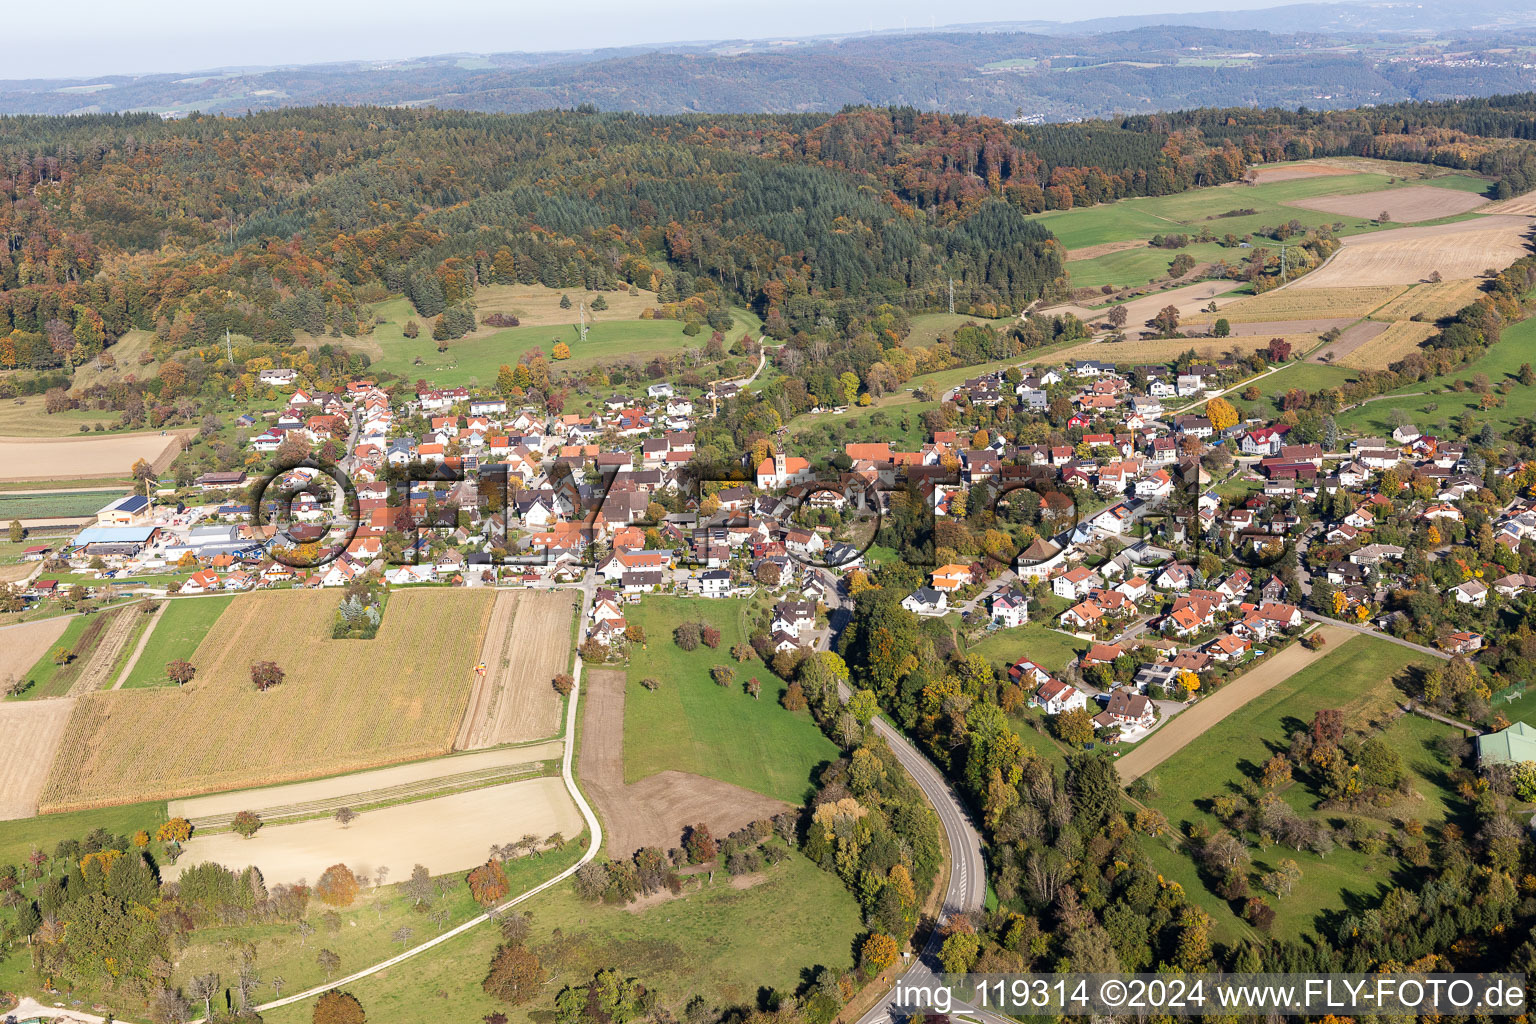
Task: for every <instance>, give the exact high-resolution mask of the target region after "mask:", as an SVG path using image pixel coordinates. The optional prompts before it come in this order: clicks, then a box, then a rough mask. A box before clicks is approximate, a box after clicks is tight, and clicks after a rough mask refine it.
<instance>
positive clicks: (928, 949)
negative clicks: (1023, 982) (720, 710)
mask: <svg viewBox="0 0 1536 1024" xmlns="http://www.w3.org/2000/svg"><path fill="white" fill-rule="evenodd" d="M828 603H829V604H830V605H831V612H830V616H831V621H832V629H831V630H830V631H829V632H828V634H827V635H826V636H823V637H822V638H821V639H820V640H819V641H818V643H817V646H818V647H819V648H821V649H822V650H830V649H831V646H832V636H833V635H835V634H837V633H839V632H841V631H842V626H844V625H846V624H847V618H848V615H849V613H850V611H851V607H850V606H848V605H846V604H844V603H843V597H842V594H841V592H840V590H839V591H835V592H833V593H831V594H829V595H828ZM838 691H839V693H840V694H841V695H842V697H843V699H844V700H847V699H848V698H849V697H851V696H852V693H851V691H850V690H849V688H848V687H847V686H846V685H842V684H839V686H838ZM871 724H872V726H873V728H874V730H875V733H876V734H877V735H878V736H879V737H880V738H881V739H883V740H885V742H886V745H887V746H889V747H890V748H891V752H892V753H893V754H894V755H895V756H896V760H897V761H899V762H900V763H901V766H902V767H903V768H905V769H906V770H907V774H908V775H910V776H912V781H914V782H916V783H917V787H918V788H919V789H921V790H922V791H923V795H924V796H925V797H927V798H928V802H929V804H931V805H932V806H933V810H934V813H935V814H937V815H938V818H939V827H940V828H942V829H943V830H944V841H945V843H946V844H947V845H948V847H949V885H948V887H947V888H946V889H945V890H944V902H943V905H942V907H941V908H940V910H939V918H938V921H937V922H935V926H934V927H933V928H932V929H931V930H930V931H929V933H928V941H927V943H926V944H925V945H924V946H923V948H922V949H921V950H919V951H918V953H917V955H916V956H914V957H912V958H911V959H910V961H909V963H908V966H907V969H906V970H905V971H904V972H903V973H902V974H901V975H900V977H899V978H898V980H897V984H896V986H894V987H893V988H892V989H891V990H890V991H888V992H886V993H885V994H884V995H883V996H882V997H881V998H880V1001H879V1002H877V1003H876V1004H875V1005H874V1006H873V1007H871V1008H870V1009H869V1010H868V1011H867V1012H866V1013H865V1014H864V1015H863V1016H862V1017H860V1018H859V1019H858V1021H857V1024H878V1022H880V1021H886V1020H895V1019H897V1018H898V1017H903V1016H906V1015H907V1014H908V1013H909V1012H910V1007H906V1006H904V1005H903V1000H902V999H901V998H899V997H898V994H897V989H898V988H907V987H918V986H923V985H932V984H934V983H936V982H937V980H938V979H937V975H938V974H939V972H940V971H941V970H942V968H941V967H940V965H939V947H940V946H942V945H943V944H944V940H943V937H942V936H941V935H940V930H941V926H942V925H943V924H945V923H946V922H947V921H948V920H949V919H950V917H951V916H953V915H955V914H961V913H979V912H980V911H981V910H982V908H983V905H984V904H985V903H986V898H987V867H986V862H985V860H983V858H982V855H981V834H980V833H979V832H977V831H976V827H975V825H973V824H972V823H971V816H970V813H969V812H968V811H967V810H966V808H965V805H964V804H963V803H961V802H960V797H959V796H958V795H956V793H955V791H954V789H953V788H951V787H950V785H949V783H948V782H947V781H946V780H945V778H944V775H943V773H941V772H940V771H939V770H938V768H936V767H934V765H933V762H932V761H929V760H928V758H927V757H926V756H924V754H923V753H922V751H920V750H918V749H917V747H915V746H913V744H912V742H911V741H910V740H908V739H907V738H906V736H904V735H902V733H901V730H899V729H897V728H896V727H895V726H893V725H891V724H890V723H889V722H887V721H886V720H885V719H883V718H876V719H875V720H874V722H873V723H871ZM957 1009H964V1010H965V1012H966V1014H967V1015H968V1016H971V1017H975V1018H978V1019H981V1020H983V1021H987V1022H988V1024H1005V1022H1007V1018H1005V1017H1001V1016H998V1015H997V1014H992V1013H987V1012H983V1011H977V1010H974V1009H970V1008H968V1007H960V1006H958V1005H957Z"/></svg>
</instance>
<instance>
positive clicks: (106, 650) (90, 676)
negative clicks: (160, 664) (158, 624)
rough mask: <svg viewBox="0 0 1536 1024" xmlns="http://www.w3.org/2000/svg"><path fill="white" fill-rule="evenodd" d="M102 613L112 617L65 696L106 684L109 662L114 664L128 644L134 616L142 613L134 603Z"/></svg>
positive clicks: (79, 694)
mask: <svg viewBox="0 0 1536 1024" xmlns="http://www.w3.org/2000/svg"><path fill="white" fill-rule="evenodd" d="M102 614H110V615H111V616H112V621H111V622H110V623H108V624H107V628H106V630H105V631H104V632H103V633H102V637H101V639H100V640H99V641H97V643H96V646H95V648H94V649H93V650H92V651H91V653H90V654H89V655H87V657H88V658H89V660H88V661H87V662H86V663H85V667H83V668H82V669H81V670H80V674H79V675H78V676H76V677H75V681H74V682H73V683H71V684H70V687H69V693H68V694H67V696H70V697H79V696H81V695H83V694H87V693H91V692H93V691H95V690H100V689H101V688H102V687H104V686H106V685H107V677H108V676H110V675H111V674H112V666H113V665H116V664H117V656H118V655H119V654H121V653H123V648H124V647H126V646H128V638H129V637H130V636H132V635H133V621H134V616H135V615H142V614H144V613H143V612H141V611H139V608H138V605H128V606H126V607H124V608H122V609H120V610H119V611H115V612H110V613H102Z"/></svg>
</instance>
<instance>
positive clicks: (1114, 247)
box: [1062, 238, 1147, 263]
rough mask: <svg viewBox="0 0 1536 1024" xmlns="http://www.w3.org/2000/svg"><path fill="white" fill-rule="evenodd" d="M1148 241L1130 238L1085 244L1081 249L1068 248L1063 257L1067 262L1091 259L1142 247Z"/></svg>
mask: <svg viewBox="0 0 1536 1024" xmlns="http://www.w3.org/2000/svg"><path fill="white" fill-rule="evenodd" d="M1146 244H1147V243H1146V242H1145V241H1143V240H1142V239H1140V238H1130V239H1126V240H1124V241H1120V242H1101V243H1099V244H1098V245H1085V246H1083V247H1082V248H1080V249H1068V250H1067V251H1066V253H1065V254H1063V256H1062V259H1063V260H1066V261H1067V262H1069V263H1070V262H1071V261H1073V260H1091V259H1093V258H1095V257H1097V256H1108V255H1109V254H1110V253H1112V252H1125V251H1126V250H1127V249H1141V248H1144V247H1145V246H1146Z"/></svg>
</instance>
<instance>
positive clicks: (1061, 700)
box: [1030, 679, 1088, 715]
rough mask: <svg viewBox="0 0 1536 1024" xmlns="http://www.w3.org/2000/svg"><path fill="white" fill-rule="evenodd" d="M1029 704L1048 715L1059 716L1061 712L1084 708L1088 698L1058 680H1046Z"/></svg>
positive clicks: (1076, 689)
mask: <svg viewBox="0 0 1536 1024" xmlns="http://www.w3.org/2000/svg"><path fill="white" fill-rule="evenodd" d="M1030 703H1031V704H1033V705H1034V706H1035V707H1037V708H1040V709H1041V710H1042V711H1044V712H1045V713H1046V714H1048V715H1059V714H1061V713H1062V712H1063V711H1074V710H1076V709H1078V708H1086V707H1087V706H1088V698H1087V697H1086V696H1085V695H1084V694H1083V692H1082V691H1081V690H1079V689H1078V688H1077V687H1075V686H1071V685H1068V684H1067V683H1063V682H1062V681H1061V680H1059V679H1048V680H1046V681H1045V682H1043V683H1041V684H1040V688H1039V689H1037V690H1036V691H1035V693H1034V696H1033V697H1031V698H1030Z"/></svg>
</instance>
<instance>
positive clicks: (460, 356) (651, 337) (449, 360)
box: [310, 288, 762, 386]
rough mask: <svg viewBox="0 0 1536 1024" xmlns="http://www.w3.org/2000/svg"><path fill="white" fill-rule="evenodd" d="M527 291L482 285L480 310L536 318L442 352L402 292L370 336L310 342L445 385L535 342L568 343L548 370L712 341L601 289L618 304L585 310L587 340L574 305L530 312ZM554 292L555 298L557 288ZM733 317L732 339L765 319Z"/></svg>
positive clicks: (742, 313)
mask: <svg viewBox="0 0 1536 1024" xmlns="http://www.w3.org/2000/svg"><path fill="white" fill-rule="evenodd" d="M527 290H528V289H515V288H514V289H511V290H498V289H494V288H492V289H482V292H484V293H486V294H484V295H477V296H476V301H477V304H478V305H479V310H478V311H479V313H480V314H481V315H484V314H486V313H489V312H494V311H498V310H505V311H514V310H516V311H519V316H520V317H526V318H527V319H529V320H536V321H542V322H541V323H525V324H523V325H521V326H518V327H508V328H503V329H501V330H496V329H493V328H480V329H478V330H476V331H475V332H474V333H473V334H470V335H467V336H466V337H463V338H460V339H458V340H456V341H450V342H448V350H447V351H446V352H439V351H438V350H437V342H436V341H434V340H432V323H431V320H430V319H428V318H425V317H421V316H417V315H416V312H415V310H414V309H413V308H412V306H411V304H410V302H409V300H407V299H405V298H394V299H387V300H385V301H384V302H379V303H376V304H375V305H374V307H373V309H374V312H375V313H376V314H377V315H378V317H379V324H378V325H377V326H376V327H375V328H374V331H373V333H372V334H371V335H368V336H366V337H359V338H346V339H336V338H313V339H310V340H311V341H312V342H313V343H314V344H325V343H330V344H340V345H343V346H344V347H346V348H348V349H351V350H354V351H359V352H366V353H367V354H368V355H369V357H370V358H371V359H372V363H371V368H372V369H373V370H375V371H377V372H384V373H394V374H398V375H399V376H401V377H404V378H406V379H407V380H415V379H416V378H418V377H426V378H428V379H430V380H432V381H433V382H434V383H436V384H439V385H443V386H453V385H456V384H471V383H481V384H487V383H491V382H493V381H495V379H496V373H497V370H498V369H500V367H501V365H502V364H503V363H506V364H509V365H510V364H514V363H516V362H517V358H518V356H520V355H522V354H523V353H524V352H526V351H528V350H529V349H539V350H540V351H542V352H543V353H544V355H545V358H551V357H552V352H553V350H554V346H555V343H556V342H558V341H563V342H565V343H566V344H567V345H569V346H570V348H571V358H570V359H568V360H562V361H560V362H558V363H552V364H551V369H552V370H553V371H554V372H557V373H558V372H560V371H563V370H574V369H581V368H584V367H588V366H591V365H592V364H594V363H599V362H617V361H623V362H633V361H636V360H643V359H646V358H649V357H650V356H653V355H660V354H666V353H671V352H678V351H682V350H684V349H692V348H702V347H703V346H704V345H705V344H706V343H707V342H708V341H709V331H708V329H705V330H704V331H703V332H702V333H700V334H697V335H694V336H692V337H690V336H688V335H686V334H684V333H683V326H684V325H683V322H682V321H681V320H641V319H639V318H638V309H631V308H629V307H630V306H632V305H634V304H635V303H636V301H637V300H634V299H631V298H630V297H629V296H627V295H622V294H620V295H617V296H615V295H614V294H613V293H605V294H608V295H609V302H610V303H611V304H613V305H614V306H615V309H610V310H606V311H603V312H598V313H593V312H592V311H590V310H589V311H588V313H587V316H588V320H587V325H588V326H587V340H586V341H582V340H581V337H580V332H579V331H578V330H577V327H576V320H577V311H576V310H575V309H574V308H572V309H570V310H561V311H559V314H558V315H556V314H554V313H551V312H550V311H549V310H547V309H543V308H542V305H541V307H540V309H539V310H538V311H537V312H530V309H529V307H528V300H526V299H523V298H512V297H510V296H511V295H512V293H518V292H522V291H527ZM502 291H508V294H507V295H503V294H501V292H502ZM553 294H555V295H556V296H557V297H558V293H553ZM576 298H579V296H578V295H576V294H575V293H573V301H574V300H575V299H576ZM621 300H622V301H621ZM620 309H622V310H623V312H620V311H619V310H620ZM731 317H732V319H733V321H734V323H733V324H732V326H731V328H730V330H728V331H726V332H725V334H726V337H727V339H729V340H732V341H734V340H735V339H736V338H737V337H739V336H740V335H741V334H742V333H743V332H751V333H753V334H757V333H759V332H760V331H761V329H762V322H761V321H760V320H759V319H758V318H757V317H756V316H754V315H752V314H751V313H750V312H748V311H746V310H743V309H734V310H732V311H731ZM409 320H415V321H416V322H417V324H418V325H420V327H421V333H420V335H419V336H418V337H416V338H407V337H406V336H405V334H404V333H403V331H404V328H405V324H406V322H407V321H409ZM417 359H420V360H421V363H420V365H418V364H417V363H416V360H417Z"/></svg>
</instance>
